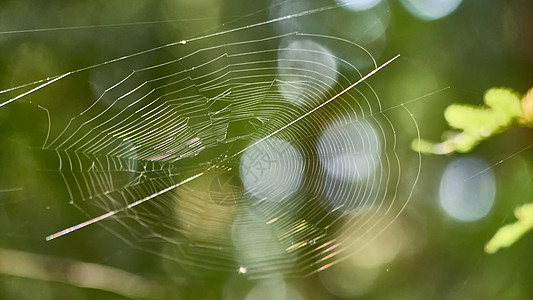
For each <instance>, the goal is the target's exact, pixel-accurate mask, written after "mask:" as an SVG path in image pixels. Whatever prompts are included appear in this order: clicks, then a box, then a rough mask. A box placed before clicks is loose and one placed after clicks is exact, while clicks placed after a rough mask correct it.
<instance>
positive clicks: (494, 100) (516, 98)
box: [484, 88, 522, 121]
mask: <svg viewBox="0 0 533 300" xmlns="http://www.w3.org/2000/svg"><path fill="white" fill-rule="evenodd" d="M484 99H485V104H486V105H487V106H489V107H491V108H492V109H494V111H497V112H501V113H503V115H504V116H505V118H506V119H508V120H510V121H512V120H513V119H515V118H518V117H520V116H521V115H522V108H521V104H520V95H519V94H517V93H516V92H514V91H513V90H511V89H507V88H491V89H489V90H487V91H486V92H485V96H484Z"/></svg>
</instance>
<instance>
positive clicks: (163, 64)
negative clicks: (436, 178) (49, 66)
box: [1, 5, 420, 277]
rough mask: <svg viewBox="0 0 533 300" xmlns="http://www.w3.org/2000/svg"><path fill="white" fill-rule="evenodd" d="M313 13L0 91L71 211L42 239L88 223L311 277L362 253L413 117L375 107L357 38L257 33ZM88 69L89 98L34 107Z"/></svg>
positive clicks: (209, 261) (401, 183)
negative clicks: (77, 216) (41, 130)
mask: <svg viewBox="0 0 533 300" xmlns="http://www.w3.org/2000/svg"><path fill="white" fill-rule="evenodd" d="M338 6H339V5H336V6H334V7H338ZM328 9H331V7H323V8H320V9H316V10H307V11H305V12H303V13H298V14H294V15H288V16H285V17H282V18H278V19H272V20H269V21H266V22H263V23H256V24H253V25H248V26H245V27H238V28H237V29H235V30H227V31H224V32H217V33H215V34H211V35H206V36H201V37H198V38H192V39H189V40H183V41H180V42H176V43H171V44H167V45H164V46H161V47H157V48H153V49H150V50H147V51H142V52H137V53H134V54H132V55H128V56H124V57H120V58H119V59H114V60H110V61H106V62H104V63H101V64H98V65H93V66H90V67H86V68H82V69H78V70H75V71H72V72H68V73H65V74H63V75H60V76H56V77H50V78H47V79H43V80H41V81H37V82H33V83H30V84H27V85H23V86H18V87H15V88H11V89H7V90H4V91H3V92H2V94H4V93H16V96H13V97H10V98H9V99H8V100H6V101H3V102H2V104H1V105H2V106H7V105H9V104H11V103H16V102H17V101H23V100H24V99H26V98H28V96H31V97H32V100H31V103H33V104H35V105H38V107H39V108H40V109H41V110H43V111H44V112H46V114H47V116H48V118H49V119H48V121H49V123H48V128H47V130H46V136H45V137H44V142H43V144H42V146H41V147H39V148H37V149H34V151H35V155H36V157H38V162H39V171H40V172H44V173H46V174H47V176H49V177H50V178H53V179H55V180H56V181H57V182H61V183H62V184H61V185H60V186H55V187H54V188H56V189H57V193H58V194H59V195H62V199H65V202H69V203H70V204H71V205H72V206H74V207H76V208H77V209H79V210H80V211H81V212H83V214H84V215H86V216H87V219H86V220H85V221H80V222H79V223H78V224H77V225H74V226H71V225H72V224H61V221H59V223H58V224H57V227H58V230H60V229H62V228H67V229H65V230H63V231H59V232H58V233H55V234H51V235H49V236H48V237H47V239H48V240H53V239H55V238H57V237H59V236H62V235H65V234H67V233H69V232H72V231H75V230H77V229H80V228H82V227H85V226H87V225H90V224H93V223H96V224H99V225H102V226H104V227H105V228H106V229H108V230H110V231H111V232H113V233H114V234H115V235H117V236H118V237H119V238H121V239H123V240H124V241H126V242H127V243H128V244H130V245H132V246H134V247H137V248H139V249H142V250H144V251H147V252H151V253H154V254H156V255H159V256H162V257H164V258H165V259H169V260H173V261H176V262H178V263H180V264H185V265H192V266H197V267H201V268H207V269H211V270H221V271H229V272H240V273H247V274H248V275H249V276H251V277H264V276H271V275H274V274H284V275H286V276H301V275H307V274H311V273H314V272H317V271H320V270H323V269H325V268H327V267H329V266H331V265H333V264H335V263H337V262H339V261H341V260H342V259H344V258H346V257H348V256H349V255H353V254H354V253H356V252H357V251H359V250H361V249H362V248H364V247H365V245H367V244H368V243H369V241H370V240H372V239H373V238H374V237H375V236H376V235H379V233H380V232H382V231H384V230H385V229H386V228H387V227H388V226H390V225H391V224H392V222H393V220H394V219H395V218H397V216H399V214H400V213H401V212H402V210H403V209H404V208H405V206H406V204H407V203H408V201H409V198H410V196H411V193H412V190H413V188H414V185H415V183H416V181H417V179H418V170H419V168H420V165H419V157H418V156H417V155H416V154H413V156H414V159H412V158H403V157H402V158H400V157H401V156H400V155H399V154H398V151H400V150H398V145H401V147H404V148H406V147H407V145H408V144H409V141H410V140H411V139H412V138H413V137H416V136H417V126H416V122H415V120H414V119H413V118H412V116H411V114H410V112H409V111H408V110H407V109H406V108H405V107H404V106H403V105H400V106H395V107H388V108H384V107H382V105H381V103H380V98H379V97H378V94H377V93H376V91H375V90H374V89H373V88H372V86H370V84H369V83H368V80H367V78H368V76H365V75H367V74H373V73H372V72H373V70H374V72H375V71H376V70H377V68H378V64H377V63H376V61H375V59H374V58H373V57H372V56H371V55H370V53H369V52H368V51H367V50H365V49H364V48H363V47H362V46H360V45H358V44H357V43H354V42H352V41H349V40H346V39H342V38H338V37H335V36H330V35H321V34H311V33H302V32H289V33H283V34H279V33H272V32H271V31H269V30H264V26H266V25H269V24H271V23H276V22H280V21H283V20H288V19H291V18H296V17H302V16H306V15H309V14H313V13H317V12H319V11H325V10H328ZM243 32H244V33H245V34H243ZM250 36H253V38H250ZM322 45H324V46H322ZM354 58H356V60H354ZM154 60H156V61H157V63H154ZM354 61H355V62H354ZM389 62H390V61H389ZM95 70H97V72H98V74H115V77H116V78H118V80H115V81H111V82H107V83H106V85H105V87H104V88H101V91H100V92H99V93H98V94H97V96H96V97H92V95H91V94H90V93H86V91H82V92H77V94H75V95H70V94H69V96H68V97H69V102H70V103H69V104H68V109H66V111H67V113H64V112H63V111H62V110H61V109H64V108H51V107H47V105H46V104H47V103H46V98H47V97H50V94H49V93H48V90H49V88H52V90H53V91H63V90H68V87H69V85H71V84H72V83H73V82H79V81H83V80H86V79H85V78H86V77H84V76H87V75H86V74H87V73H90V72H94V71H95ZM381 72H383V71H381ZM384 72H386V69H385V71H384ZM55 97H65V96H64V95H61V94H56V95H55ZM65 101H67V99H65ZM401 114H403V115H405V116H403V117H402V118H399V117H398V115H401ZM399 119H401V120H410V124H405V123H401V124H397V121H395V120H399ZM399 127H401V128H402V130H403V131H405V130H409V131H410V132H411V133H412V134H411V135H409V136H408V137H405V139H406V140H405V141H403V140H402V137H403V136H404V135H399V134H397V130H398V128H399ZM402 161H405V162H408V163H409V164H411V165H410V166H409V168H408V169H409V170H407V171H406V170H405V167H404V165H405V162H404V163H402ZM412 164H414V166H413V165H412ZM69 226H71V227H69ZM90 228H91V227H88V228H87V229H85V230H90ZM346 233H349V236H350V238H346ZM66 238H68V237H66Z"/></svg>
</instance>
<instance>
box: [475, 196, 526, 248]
mask: <svg viewBox="0 0 533 300" xmlns="http://www.w3.org/2000/svg"><path fill="white" fill-rule="evenodd" d="M515 216H516V218H517V219H518V221H516V222H514V223H512V224H507V225H505V226H503V227H501V228H500V229H498V231H497V232H496V234H495V235H494V236H493V237H492V239H491V240H490V241H489V242H488V243H487V245H486V246H485V252H487V253H489V254H493V253H495V252H497V251H498V250H499V249H501V248H507V247H509V246H511V245H512V244H514V243H515V242H516V241H517V240H518V239H520V237H522V236H523V235H524V234H525V233H526V232H528V231H529V230H531V229H532V228H533V203H528V204H524V205H522V206H520V207H518V208H516V209H515Z"/></svg>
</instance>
